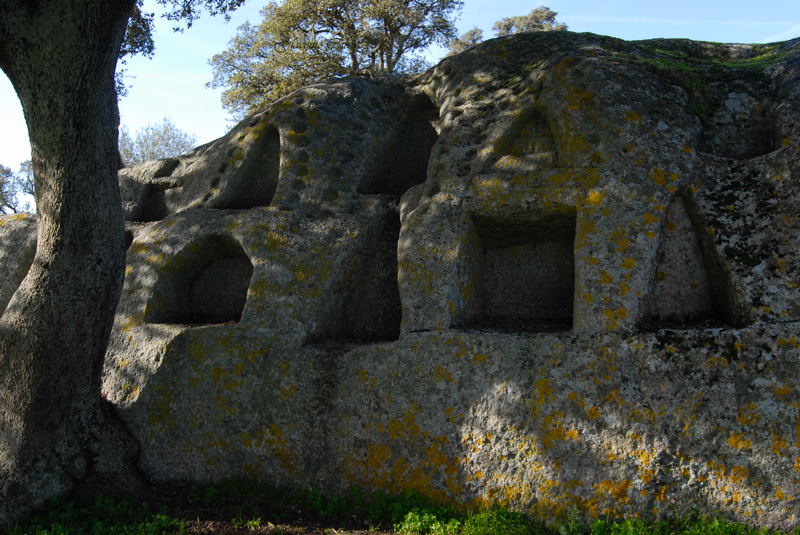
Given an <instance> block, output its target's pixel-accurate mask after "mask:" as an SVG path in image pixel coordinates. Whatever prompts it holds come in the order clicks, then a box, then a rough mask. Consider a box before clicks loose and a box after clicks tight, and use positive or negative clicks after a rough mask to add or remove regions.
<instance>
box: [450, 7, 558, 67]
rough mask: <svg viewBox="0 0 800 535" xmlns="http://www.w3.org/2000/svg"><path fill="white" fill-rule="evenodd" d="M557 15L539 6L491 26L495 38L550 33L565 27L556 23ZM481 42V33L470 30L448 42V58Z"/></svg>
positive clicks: (475, 29) (547, 8)
mask: <svg viewBox="0 0 800 535" xmlns="http://www.w3.org/2000/svg"><path fill="white" fill-rule="evenodd" d="M557 15H558V13H556V12H555V11H553V10H552V9H550V8H549V7H547V6H539V7H537V8H536V9H534V10H533V11H531V12H530V13H528V14H527V15H518V16H515V17H505V18H503V19H500V20H498V21H497V22H495V23H494V26H492V31H493V32H494V34H495V36H496V37H501V36H503V35H511V34H514V33H522V32H551V31H563V30H566V29H567V25H566V24H564V23H563V22H558V21H556V16H557ZM481 41H483V31H482V30H481V29H480V28H472V29H470V30H467V31H466V32H464V33H463V34H461V35H460V36H459V37H457V38H456V39H453V40H452V41H451V42H450V45H449V46H450V48H449V50H448V52H447V55H448V56H452V55H453V54H459V53H461V52H463V51H465V50H467V49H468V48H471V47H473V46H475V45H477V44H478V43H480V42H481Z"/></svg>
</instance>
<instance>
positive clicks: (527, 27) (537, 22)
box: [492, 6, 567, 36]
mask: <svg viewBox="0 0 800 535" xmlns="http://www.w3.org/2000/svg"><path fill="white" fill-rule="evenodd" d="M557 15H558V13H556V12H555V11H553V10H552V9H550V8H549V7H547V6H539V7H537V8H536V9H534V10H533V11H531V12H530V13H528V14H527V15H519V16H517V17H506V18H504V19H500V20H499V21H497V22H495V23H494V26H492V30H494V33H495V35H497V36H500V35H511V34H514V33H522V32H551V31H562V30H566V29H567V25H566V24H564V23H563V22H556V16H557Z"/></svg>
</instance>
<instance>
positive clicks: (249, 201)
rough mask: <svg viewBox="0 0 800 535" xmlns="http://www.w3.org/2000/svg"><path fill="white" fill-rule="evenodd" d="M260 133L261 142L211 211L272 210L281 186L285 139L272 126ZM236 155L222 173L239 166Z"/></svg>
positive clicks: (235, 153) (245, 158) (232, 177)
mask: <svg viewBox="0 0 800 535" xmlns="http://www.w3.org/2000/svg"><path fill="white" fill-rule="evenodd" d="M254 128H256V129H258V128H263V131H261V132H258V133H257V134H256V135H258V139H257V140H256V141H255V143H253V145H252V146H251V147H250V148H249V149H248V150H247V153H246V154H245V155H244V156H243V158H244V160H243V161H242V163H241V165H240V166H239V168H238V169H236V170H235V171H234V172H233V174H232V176H231V177H230V178H229V179H227V182H226V183H225V185H224V186H223V188H222V191H221V192H220V194H219V197H217V198H216V199H215V200H213V201H211V202H210V203H209V208H222V209H246V208H255V207H257V206H269V205H270V203H271V202H272V198H273V197H274V196H275V189H276V188H277V186H278V175H279V174H280V166H281V138H280V134H279V132H278V129H277V128H276V127H275V126H272V125H269V126H266V127H260V126H259V125H256V126H255V127H254ZM237 154H238V153H237V152H236V151H234V152H233V153H232V154H231V156H230V157H229V161H228V162H226V163H225V164H223V166H222V167H221V169H220V172H221V173H223V172H225V170H226V169H227V168H228V167H230V166H233V165H235V164H236V163H237V161H236V160H237Z"/></svg>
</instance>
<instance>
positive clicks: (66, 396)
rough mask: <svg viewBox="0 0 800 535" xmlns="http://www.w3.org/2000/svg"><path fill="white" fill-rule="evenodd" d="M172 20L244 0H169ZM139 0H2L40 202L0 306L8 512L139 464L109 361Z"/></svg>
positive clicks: (0, 432) (4, 50) (121, 252)
mask: <svg viewBox="0 0 800 535" xmlns="http://www.w3.org/2000/svg"><path fill="white" fill-rule="evenodd" d="M158 2H159V3H160V4H161V5H163V6H166V7H167V9H168V11H167V15H168V17H170V18H171V19H172V20H176V21H177V20H180V19H181V18H182V19H184V20H186V21H188V22H189V23H191V21H192V20H194V18H196V16H197V15H198V13H199V12H200V11H202V10H206V11H209V12H211V13H221V14H226V13H227V11H229V10H230V9H232V8H235V7H236V6H238V5H239V4H241V3H242V2H243V0H158ZM136 6H137V2H136V0H81V1H80V2H76V1H75V0H3V2H0V69H2V70H3V72H4V73H5V74H6V75H7V76H8V78H9V80H10V81H11V84H12V85H13V87H14V89H15V91H16V93H17V96H18V97H19V99H20V102H21V104H22V109H23V113H24V115H25V121H26V123H27V127H28V135H29V138H30V142H31V156H32V164H33V174H34V183H35V197H36V204H37V211H38V216H39V217H38V227H37V248H36V254H35V257H34V260H33V263H32V265H31V267H30V269H29V270H28V274H27V275H26V277H25V279H24V280H23V281H22V283H21V284H20V286H19V288H18V289H17V290H16V292H15V293H14V295H13V296H12V298H11V300H10V302H9V303H8V305H7V306H6V308H5V309H4V310H3V311H2V315H1V316H0V526H1V525H3V524H5V523H8V522H10V521H12V520H13V519H16V518H19V517H20V516H21V515H24V514H25V513H26V512H27V511H29V510H30V509H31V508H32V507H34V506H36V505H37V504H40V503H42V501H44V500H45V499H47V498H48V497H49V496H52V495H54V494H59V493H62V492H65V491H67V490H69V489H71V488H74V487H75V486H76V485H79V484H80V483H81V482H82V481H86V480H87V479H88V478H90V477H91V476H92V475H95V476H98V474H100V475H102V474H105V475H107V476H111V475H112V474H125V473H129V472H132V464H131V463H132V461H131V457H132V454H131V451H130V449H129V448H128V442H127V436H126V435H125V432H124V431H123V430H122V427H121V426H117V425H114V418H113V415H111V413H110V412H109V411H108V409H107V408H106V407H105V406H104V405H103V403H102V401H101V396H100V374H101V370H102V364H103V358H104V356H105V350H106V345H107V343H108V337H109V333H110V330H111V325H112V322H113V317H114V309H115V307H116V303H117V299H118V297H119V293H120V290H121V287H122V279H123V269H124V262H125V241H124V227H123V217H122V205H121V202H120V195H119V185H118V182H117V167H118V151H117V125H118V122H119V121H118V116H119V113H118V110H117V95H116V91H115V76H114V73H115V68H116V64H117V58H118V56H119V53H120V49H121V46H122V44H123V40H124V36H125V31H126V27H127V25H128V21H129V19H130V17H131V15H132V14H133V13H134V10H135V8H136Z"/></svg>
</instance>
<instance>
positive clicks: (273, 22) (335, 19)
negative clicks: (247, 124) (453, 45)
mask: <svg viewBox="0 0 800 535" xmlns="http://www.w3.org/2000/svg"><path fill="white" fill-rule="evenodd" d="M462 5H463V1H462V0H284V1H283V2H282V3H281V4H278V3H276V2H270V3H269V4H268V5H267V6H266V7H265V8H264V9H263V10H262V12H261V14H262V16H263V20H262V21H261V23H260V24H258V25H257V26H253V25H250V24H245V25H243V26H241V27H240V28H239V30H238V33H237V34H236V36H235V37H234V38H233V39H232V40H231V42H230V45H229V47H228V48H227V49H226V50H224V51H223V52H221V53H219V54H216V55H215V56H214V57H213V58H211V62H210V63H211V65H212V66H213V69H214V78H213V80H212V81H211V82H210V84H209V85H210V86H211V87H224V88H226V89H225V91H224V92H223V96H222V100H223V106H225V107H226V108H228V109H229V110H231V111H233V112H234V113H236V114H239V115H242V114H244V113H246V112H248V111H252V110H254V109H257V108H258V107H260V106H262V105H264V104H266V103H268V102H271V101H274V100H276V99H278V98H280V97H282V96H284V95H286V94H287V93H289V92H291V91H293V90H294V89H297V88H298V87H301V86H302V85H305V84H307V83H309V82H312V81H314V80H317V79H321V78H327V77H332V76H348V75H356V76H379V75H387V74H397V73H408V72H416V71H419V70H421V69H422V68H424V66H425V65H426V64H425V62H424V60H423V59H422V58H421V57H420V56H419V54H418V52H420V51H421V50H423V49H424V48H426V47H427V46H429V45H431V44H433V43H441V44H446V43H448V42H450V41H451V40H452V39H453V37H454V36H455V27H454V19H455V17H456V15H457V14H458V13H459V12H460V9H461V7H462Z"/></svg>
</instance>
